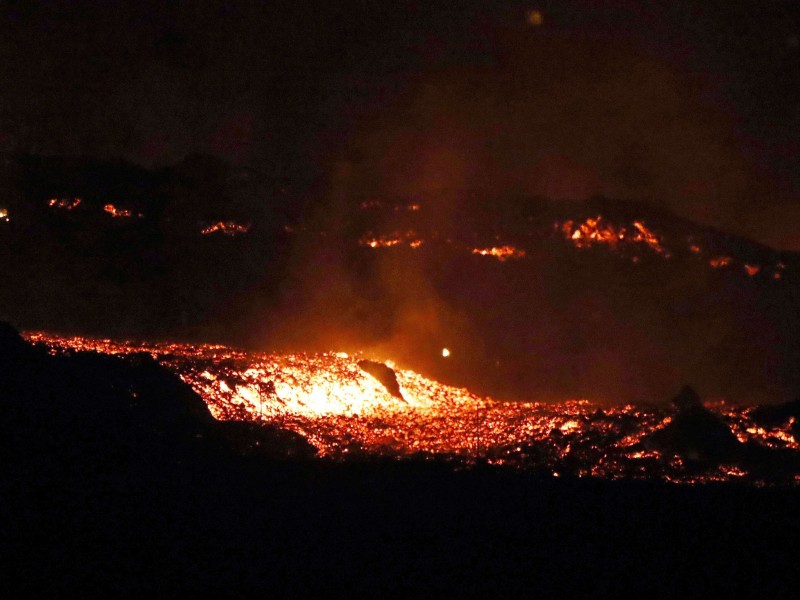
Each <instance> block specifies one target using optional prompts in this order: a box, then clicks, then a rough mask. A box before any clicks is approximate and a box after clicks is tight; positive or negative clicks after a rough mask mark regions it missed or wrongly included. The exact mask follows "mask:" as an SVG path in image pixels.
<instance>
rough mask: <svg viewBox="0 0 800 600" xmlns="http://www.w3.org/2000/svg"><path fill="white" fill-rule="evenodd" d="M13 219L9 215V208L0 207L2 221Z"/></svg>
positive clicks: (0, 219)
mask: <svg viewBox="0 0 800 600" xmlns="http://www.w3.org/2000/svg"><path fill="white" fill-rule="evenodd" d="M10 220H11V219H10V218H9V216H8V209H5V208H0V221H3V222H5V223H8V222H9V221H10Z"/></svg>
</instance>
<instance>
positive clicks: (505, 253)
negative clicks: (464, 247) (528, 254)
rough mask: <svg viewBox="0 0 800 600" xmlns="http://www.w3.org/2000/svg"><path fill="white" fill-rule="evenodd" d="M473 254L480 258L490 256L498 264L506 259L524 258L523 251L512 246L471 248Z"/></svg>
mask: <svg viewBox="0 0 800 600" xmlns="http://www.w3.org/2000/svg"><path fill="white" fill-rule="evenodd" d="M472 253H473V254H478V255H480V256H492V257H494V258H496V259H497V260H499V261H500V262H503V261H506V260H508V259H511V258H513V259H520V258H525V251H524V250H521V249H519V248H515V247H514V246H493V247H492V248H473V249H472Z"/></svg>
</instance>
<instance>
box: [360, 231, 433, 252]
mask: <svg viewBox="0 0 800 600" xmlns="http://www.w3.org/2000/svg"><path fill="white" fill-rule="evenodd" d="M358 243H359V245H361V246H368V247H370V248H392V247H394V246H408V247H410V248H414V249H417V248H419V247H420V246H422V244H423V240H422V239H421V238H420V237H419V236H417V234H416V233H415V232H413V231H411V230H408V231H405V232H395V233H393V234H391V235H374V234H372V233H371V232H370V233H368V234H367V235H365V236H364V237H362V238H361V239H360V240H358Z"/></svg>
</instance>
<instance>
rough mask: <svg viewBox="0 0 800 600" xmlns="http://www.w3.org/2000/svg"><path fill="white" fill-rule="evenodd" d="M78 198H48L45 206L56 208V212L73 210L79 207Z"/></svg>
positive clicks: (79, 200)
mask: <svg viewBox="0 0 800 600" xmlns="http://www.w3.org/2000/svg"><path fill="white" fill-rule="evenodd" d="M81 202H83V200H81V199H80V198H50V200H48V202H47V206H49V207H51V208H57V209H58V210H75V209H76V208H78V207H79V206H80V205H81Z"/></svg>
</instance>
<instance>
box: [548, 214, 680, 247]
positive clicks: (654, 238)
mask: <svg viewBox="0 0 800 600" xmlns="http://www.w3.org/2000/svg"><path fill="white" fill-rule="evenodd" d="M561 232H562V233H563V235H564V237H565V238H566V239H568V240H572V243H573V244H575V246H576V247H577V248H590V247H591V246H593V245H596V244H604V245H607V246H610V247H611V248H615V249H616V248H621V247H623V246H632V245H636V246H640V247H644V248H648V249H649V250H652V251H653V252H655V253H656V254H661V255H663V256H665V257H668V256H669V254H668V253H667V251H666V250H665V249H664V246H663V239H662V238H661V236H659V235H657V234H655V233H654V232H653V231H651V230H650V229H648V228H647V226H646V225H645V224H644V223H643V222H642V221H634V222H633V223H632V225H631V226H628V227H625V226H616V225H614V224H612V223H609V222H608V221H606V219H604V218H603V216H602V215H598V216H597V217H594V218H591V217H590V218H588V219H586V220H585V221H584V222H583V223H578V224H576V223H575V222H574V221H566V222H565V223H564V224H563V225H561Z"/></svg>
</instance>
